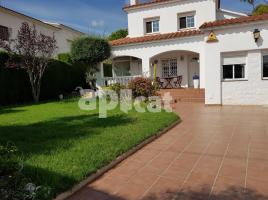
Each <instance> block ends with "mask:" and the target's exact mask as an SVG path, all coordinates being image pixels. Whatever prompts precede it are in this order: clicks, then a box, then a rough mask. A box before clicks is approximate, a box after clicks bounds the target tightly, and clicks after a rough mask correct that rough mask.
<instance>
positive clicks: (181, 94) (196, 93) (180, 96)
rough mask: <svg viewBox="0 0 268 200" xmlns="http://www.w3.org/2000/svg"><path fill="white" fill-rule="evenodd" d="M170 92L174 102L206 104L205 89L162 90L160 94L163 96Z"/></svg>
mask: <svg viewBox="0 0 268 200" xmlns="http://www.w3.org/2000/svg"><path fill="white" fill-rule="evenodd" d="M167 92H169V93H170V95H171V96H172V98H173V99H174V102H202V103H204V102H205V90H204V89H192V88H189V89H162V90H160V91H159V94H160V95H161V96H163V95H164V94H165V93H167Z"/></svg>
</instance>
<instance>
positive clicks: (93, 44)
mask: <svg viewBox="0 0 268 200" xmlns="http://www.w3.org/2000/svg"><path fill="white" fill-rule="evenodd" d="M71 55H72V58H73V60H75V61H78V62H82V63H85V64H87V65H90V67H92V65H96V64H97V63H100V62H102V61H104V60H105V59H108V58H109V57H110V55H111V47H110V45H109V43H108V41H106V40H105V39H102V38H97V37H82V38H78V39H76V40H74V41H73V42H72V46H71Z"/></svg>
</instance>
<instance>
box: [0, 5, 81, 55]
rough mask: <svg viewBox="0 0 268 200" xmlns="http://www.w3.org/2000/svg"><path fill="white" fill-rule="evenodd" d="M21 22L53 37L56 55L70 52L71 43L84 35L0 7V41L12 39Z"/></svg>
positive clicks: (59, 25)
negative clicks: (55, 44) (55, 42)
mask: <svg viewBox="0 0 268 200" xmlns="http://www.w3.org/2000/svg"><path fill="white" fill-rule="evenodd" d="M23 22H27V23H28V24H30V25H33V24H34V25H35V27H36V30H37V31H38V32H41V33H43V34H45V35H49V36H53V35H54V36H55V39H56V41H57V47H58V48H57V50H56V55H57V54H59V53H66V52H70V46H71V41H73V40H74V39H75V38H77V37H81V36H82V35H84V33H81V32H80V31H78V30H75V29H73V28H71V27H68V26H65V25H63V24H58V23H50V22H44V21H41V20H39V19H35V18H33V17H30V16H27V15H24V14H22V13H19V12H17V11H14V10H11V9H9V8H5V7H2V6H0V39H2V40H8V39H14V38H15V37H16V36H17V34H18V30H19V29H20V27H21V24H22V23H23Z"/></svg>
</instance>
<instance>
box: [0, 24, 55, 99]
mask: <svg viewBox="0 0 268 200" xmlns="http://www.w3.org/2000/svg"><path fill="white" fill-rule="evenodd" d="M0 47H1V48H3V49H5V50H6V51H7V52H8V53H9V54H10V58H9V60H8V62H7V63H6V67H15V68H21V69H24V70H25V71H26V72H27V74H28V77H29V80H30V84H31V88H32V95H33V99H34V101H35V102H38V101H39V98H40V90H41V82H42V77H43V75H44V72H45V70H46V68H47V66H48V63H49V59H50V58H51V57H52V56H53V54H54V52H55V50H56V48H57V46H56V40H55V37H54V35H53V36H52V37H50V36H46V35H44V34H42V33H38V32H37V30H36V28H35V26H34V25H32V26H30V25H29V24H28V23H26V22H24V23H22V24H21V27H20V29H19V31H18V35H17V37H16V38H15V39H13V40H9V41H3V40H0ZM15 57H16V58H19V59H14V58H15Z"/></svg>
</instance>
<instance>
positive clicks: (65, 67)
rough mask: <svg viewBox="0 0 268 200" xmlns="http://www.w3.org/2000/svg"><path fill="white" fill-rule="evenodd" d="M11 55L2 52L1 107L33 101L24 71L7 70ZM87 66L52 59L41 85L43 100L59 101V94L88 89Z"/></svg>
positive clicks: (0, 71)
mask: <svg viewBox="0 0 268 200" xmlns="http://www.w3.org/2000/svg"><path fill="white" fill-rule="evenodd" d="M8 56H9V55H8V54H7V53H5V52H0V94H1V98H0V105H7V104H18V103H25V102H31V101H32V93H31V85H30V82H29V78H28V75H27V73H26V72H25V71H24V70H22V69H14V68H6V67H5V66H4V65H5V63H6V62H7V60H8V58H9V57H8ZM85 72H86V66H84V65H82V64H78V63H73V64H68V63H65V62H61V61H59V60H54V59H52V60H51V61H50V62H49V65H48V67H47V69H46V71H45V73H44V77H43V79H42V85H41V87H42V88H41V96H40V99H41V100H50V99H57V98H58V96H59V94H69V93H71V92H72V91H74V89H75V88H76V87H77V86H81V87H86V82H85V79H84V77H85Z"/></svg>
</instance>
